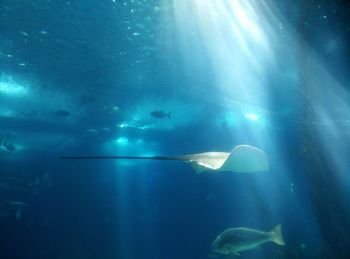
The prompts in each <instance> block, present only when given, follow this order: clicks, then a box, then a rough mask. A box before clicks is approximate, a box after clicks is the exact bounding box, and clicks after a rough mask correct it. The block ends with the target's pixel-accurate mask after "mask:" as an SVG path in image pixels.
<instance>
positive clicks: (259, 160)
mask: <svg viewBox="0 0 350 259" xmlns="http://www.w3.org/2000/svg"><path fill="white" fill-rule="evenodd" d="M269 167H270V166H269V161H268V158H267V156H266V154H265V153H264V152H263V151H262V150H261V149H258V148H256V147H253V146H250V145H239V146H236V147H235V148H234V149H233V150H232V151H231V153H230V155H229V156H228V157H227V159H226V160H225V162H224V163H223V165H222V166H221V167H220V168H219V169H218V170H220V171H234V172H238V173H253V172H264V171H269Z"/></svg>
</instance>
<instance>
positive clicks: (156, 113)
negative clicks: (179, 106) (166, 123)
mask: <svg viewBox="0 0 350 259" xmlns="http://www.w3.org/2000/svg"><path fill="white" fill-rule="evenodd" d="M150 114H151V116H152V117H154V118H157V119H163V118H164V117H168V119H170V114H171V112H169V113H165V112H164V111H153V112H151V113H150Z"/></svg>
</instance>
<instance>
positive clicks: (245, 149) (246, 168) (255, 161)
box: [60, 145, 269, 174]
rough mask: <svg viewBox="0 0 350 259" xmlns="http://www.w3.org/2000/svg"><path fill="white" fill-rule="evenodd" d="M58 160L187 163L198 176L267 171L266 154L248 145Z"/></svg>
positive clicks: (66, 157)
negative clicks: (176, 153) (181, 152)
mask: <svg viewBox="0 0 350 259" xmlns="http://www.w3.org/2000/svg"><path fill="white" fill-rule="evenodd" d="M60 158H61V159H149V160H176V161H182V162H185V163H189V164H190V165H192V167H193V168H194V170H195V171H196V173H198V174H199V173H202V172H204V171H212V172H229V171H231V172H237V173H254V172H265V171H268V170H269V161H268V159H267V156H266V154H265V153H264V152H263V151H262V150H260V149H258V148H256V147H253V146H250V145H238V146H236V147H235V148H234V149H233V150H232V151H231V152H205V153H198V154H191V155H179V156H63V157H60Z"/></svg>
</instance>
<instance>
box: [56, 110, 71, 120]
mask: <svg viewBox="0 0 350 259" xmlns="http://www.w3.org/2000/svg"><path fill="white" fill-rule="evenodd" d="M53 114H54V115H55V116H57V117H61V118H66V117H68V116H69V115H70V112H69V111H66V110H57V111H54V112H53Z"/></svg>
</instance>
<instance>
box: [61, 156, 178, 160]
mask: <svg viewBox="0 0 350 259" xmlns="http://www.w3.org/2000/svg"><path fill="white" fill-rule="evenodd" d="M60 159H70V160H83V159H86V160H88V159H90V160H92V159H144V160H182V159H181V158H180V157H176V156H61V157H60Z"/></svg>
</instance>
